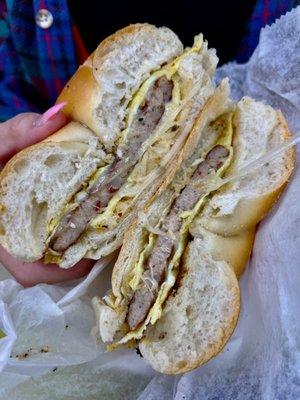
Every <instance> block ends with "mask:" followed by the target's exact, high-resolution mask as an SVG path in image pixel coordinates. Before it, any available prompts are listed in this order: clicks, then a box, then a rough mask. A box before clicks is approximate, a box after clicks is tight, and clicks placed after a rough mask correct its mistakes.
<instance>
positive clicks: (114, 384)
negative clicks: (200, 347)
mask: <svg viewBox="0 0 300 400" xmlns="http://www.w3.org/2000/svg"><path fill="white" fill-rule="evenodd" d="M227 75H228V76H229V77H230V78H231V84H232V92H233V97H234V98H235V99H239V98H240V97H241V96H242V95H244V94H247V95H250V96H252V97H254V98H257V99H265V100H266V101H267V102H268V103H270V104H271V105H273V106H275V107H277V108H281V110H282V111H283V113H284V114H285V116H286V117H287V119H288V122H289V124H290V127H291V129H293V130H297V129H300V8H299V7H298V8H297V9H295V10H293V11H292V12H291V13H288V14H287V15H286V16H284V17H282V18H281V19H280V20H278V21H277V22H276V24H274V25H273V26H271V27H268V28H266V29H264V30H263V31H262V33H261V37H260V43H259V46H258V48H257V49H256V51H255V53H254V54H253V56H252V58H251V60H250V61H249V63H248V64H246V65H236V64H232V63H231V64H228V65H226V66H223V67H222V68H220V69H219V70H218V74H217V80H220V79H221V78H222V77H224V76H227ZM298 159H300V158H299V157H298ZM298 164H299V161H298ZM299 179H300V170H299V166H297V169H296V172H295V175H294V177H293V180H292V182H291V183H290V185H289V186H288V189H287V191H286V192H285V193H284V195H283V196H282V198H281V200H280V204H278V205H277V206H276V208H274V209H273V211H272V213H271V214H270V215H269V216H268V217H267V218H266V219H265V220H264V221H263V223H261V224H260V226H259V229H258V232H257V236H256V241H255V245H254V250H253V254H252V257H251V260H250V263H249V266H248V268H247V270H246V272H245V274H244V276H243V278H242V279H241V282H240V284H241V294H242V310H241V315H240V319H239V323H238V326H237V328H236V330H235V332H234V335H233V336H232V338H231V340H230V341H229V343H228V344H227V346H226V347H225V348H224V350H223V351H222V353H221V354H220V355H218V356H217V357H216V358H214V359H213V360H211V361H210V362H208V363H207V364H206V365H204V366H203V367H201V368H199V369H197V370H195V371H192V372H190V373H187V374H184V375H182V376H177V377H169V376H164V375H161V374H157V373H155V372H154V371H153V370H152V369H151V368H150V367H149V366H148V365H147V364H146V363H145V362H144V361H143V360H142V359H141V358H140V357H139V356H137V355H136V354H135V352H134V351H122V352H114V353H109V354H108V353H104V352H103V349H102V348H101V347H97V348H96V347H95V345H94V342H93V339H92V338H91V336H90V330H91V328H92V327H93V325H94V315H93V311H92V308H91V305H90V299H91V297H92V296H93V295H94V294H95V293H98V294H103V293H104V292H105V290H106V289H107V287H108V286H109V275H110V270H109V267H108V268H106V269H104V270H103V267H104V265H103V264H102V263H100V265H99V264H98V265H97V266H95V267H94V269H93V270H92V272H91V273H90V275H89V276H88V277H87V278H86V279H85V280H83V281H82V282H79V283H78V282H77V283H73V284H72V283H70V284H68V285H60V286H48V285H38V286H36V287H34V288H31V289H23V288H22V287H21V286H20V285H18V284H17V283H15V282H14V281H13V280H5V281H3V282H1V283H0V329H1V330H2V331H4V332H5V333H6V337H5V338H3V339H1V340H0V368H1V369H2V373H1V374H0V399H1V400H2V399H8V398H9V399H16V400H18V399H22V400H26V399H30V400H34V399H39V400H40V399H47V400H48V399H49V400H50V399H51V400H55V399H68V398H70V399H73V400H74V399H87V398H88V399H100V398H101V399H114V400H115V399H136V398H139V399H147V400H149V399H153V400H154V399H155V400H156V399H178V400H179V399H206V400H208V399H211V400H213V399H228V400H229V399H241V400H247V399H264V400H269V399H270V400H273V399H287V400H289V399H298V398H300V389H299V388H300V386H299V385H300V376H299V371H300V356H299V344H300V339H299V338H300V321H299V310H300V269H299V266H300V206H299V204H300V185H299V183H298V182H299ZM26 353H27V356H26V355H25V354H26ZM10 354H12V355H13V357H12V358H10ZM17 356H18V357H17ZM56 368H57V369H56Z"/></svg>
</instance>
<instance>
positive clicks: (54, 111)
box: [33, 101, 67, 126]
mask: <svg viewBox="0 0 300 400" xmlns="http://www.w3.org/2000/svg"><path fill="white" fill-rule="evenodd" d="M66 104H67V102H66V101H63V102H61V103H58V104H55V105H54V106H53V107H51V108H49V110H47V111H45V112H44V114H42V115H41V116H40V117H39V118H38V119H37V120H36V121H34V123H33V125H34V126H42V125H45V124H46V122H48V121H49V119H51V118H52V117H53V116H54V115H56V114H57V113H58V112H59V111H60V110H62V109H63V108H64V106H65V105H66Z"/></svg>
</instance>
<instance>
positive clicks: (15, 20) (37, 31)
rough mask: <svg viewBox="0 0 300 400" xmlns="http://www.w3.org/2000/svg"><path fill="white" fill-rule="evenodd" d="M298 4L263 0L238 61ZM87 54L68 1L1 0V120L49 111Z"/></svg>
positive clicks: (284, 0)
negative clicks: (45, 21) (41, 19)
mask: <svg viewBox="0 0 300 400" xmlns="http://www.w3.org/2000/svg"><path fill="white" fill-rule="evenodd" d="M293 3H294V1H292V0H258V1H257V3H256V6H255V8H254V11H253V15H252V18H251V20H250V21H249V24H248V28H247V35H246V37H245V38H244V39H243V41H242V44H241V47H240V49H239V52H238V54H237V57H236V59H237V60H238V61H240V62H244V61H247V60H248V58H249V57H250V55H251V54H252V52H253V50H254V49H255V47H256V45H257V42H258V38H259V31H260V29H261V27H263V26H264V25H266V24H270V23H272V22H273V21H274V20H275V19H276V18H278V17H279V16H280V15H281V14H284V13H285V12H286V11H288V10H290V9H291V8H292V6H293ZM40 9H47V10H49V11H50V12H51V13H52V15H53V16H54V20H53V24H52V26H51V27H50V28H48V29H42V28H40V27H39V26H38V25H37V24H36V22H35V15H36V13H37V12H38V10H40ZM86 56H87V53H86V51H85V48H84V45H83V42H82V40H81V38H80V35H79V33H78V31H77V29H76V27H75V26H74V24H73V23H72V19H71V16H70V12H69V9H68V5H67V0H6V1H4V0H0V121H5V120H6V119H8V118H11V117H13V116H14V115H16V114H18V113H20V112H25V111H35V112H43V111H44V110H45V109H46V108H48V107H49V106H51V105H52V104H53V103H54V102H55V100H56V98H57V95H58V94H59V93H60V91H61V90H62V88H63V87H64V85H65V83H66V81H67V80H68V79H69V78H70V76H72V74H74V72H75V71H76V69H77V67H78V65H79V64H80V63H82V62H83V61H84V59H85V58H86Z"/></svg>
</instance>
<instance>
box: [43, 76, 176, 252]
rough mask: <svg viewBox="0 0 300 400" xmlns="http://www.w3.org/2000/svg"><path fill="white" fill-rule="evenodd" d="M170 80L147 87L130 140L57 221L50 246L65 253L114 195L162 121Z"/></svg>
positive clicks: (170, 97) (161, 79) (171, 89)
mask: <svg viewBox="0 0 300 400" xmlns="http://www.w3.org/2000/svg"><path fill="white" fill-rule="evenodd" d="M173 86H174V84H173V81H172V80H169V79H167V78H166V76H162V77H160V78H158V79H157V80H156V81H154V83H153V84H152V86H151V87H150V88H149V90H148V92H147V94H146V97H145V99H144V102H143V104H142V105H141V106H140V107H139V109H138V111H137V113H136V116H135V119H134V121H133V123H132V126H131V135H130V140H128V141H126V142H125V143H124V144H123V145H121V146H120V148H119V151H118V154H119V155H117V157H116V158H115V160H114V161H113V163H112V164H110V165H109V166H108V168H107V169H106V170H105V171H104V173H102V174H101V176H100V177H99V178H98V180H96V182H95V183H94V184H93V185H92V186H91V188H90V189H89V191H88V193H87V196H86V198H85V199H84V200H82V202H81V203H80V204H79V205H78V207H77V208H76V209H75V210H72V211H70V212H69V213H67V214H66V215H65V216H64V217H63V218H62V220H61V221H60V223H59V225H58V227H57V229H56V231H55V234H54V235H53V236H52V239H51V242H50V246H51V248H52V249H53V250H54V251H56V252H64V251H65V250H66V249H67V248H68V247H69V246H71V245H72V244H73V243H75V242H76V240H77V239H78V238H79V237H80V235H81V234H82V233H83V232H84V230H85V227H86V225H87V224H88V223H89V222H90V220H91V219H93V218H94V217H96V216H97V215H98V214H99V213H101V212H102V211H103V210H104V209H105V207H107V205H108V203H109V201H110V200H111V198H112V197H113V194H114V193H115V192H116V191H118V190H119V189H120V187H121V186H122V185H123V184H124V183H125V182H126V181H127V179H128V176H129V175H130V173H131V172H132V170H133V167H134V166H135V164H136V163H137V161H138V160H139V158H140V156H141V149H142V145H143V143H144V142H145V141H146V140H147V139H148V138H149V136H150V135H151V133H152V132H153V131H154V129H155V128H156V126H157V125H158V123H159V121H160V120H161V118H162V116H163V114H164V112H165V108H166V104H167V103H169V102H170V101H171V99H172V91H173Z"/></svg>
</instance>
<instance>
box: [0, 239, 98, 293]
mask: <svg viewBox="0 0 300 400" xmlns="http://www.w3.org/2000/svg"><path fill="white" fill-rule="evenodd" d="M0 262H1V263H2V264H3V266H5V268H6V269H7V270H8V271H9V272H10V273H11V275H13V277H14V278H15V279H16V280H17V282H19V283H20V284H21V285H23V286H24V287H30V286H34V285H36V284H38V283H48V284H51V283H61V282H65V281H70V280H72V279H78V278H81V277H83V276H85V275H86V274H88V273H89V271H90V270H91V268H92V266H93V264H94V261H93V260H87V259H83V260H81V261H80V262H79V263H77V264H76V265H74V267H72V268H70V269H62V268H59V267H58V266H57V265H56V264H47V265H45V264H43V263H42V262H41V261H37V262H35V263H25V262H22V261H19V260H18V259H16V258H15V257H12V256H11V255H10V254H8V253H7V251H6V250H4V249H3V247H1V246H0Z"/></svg>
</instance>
